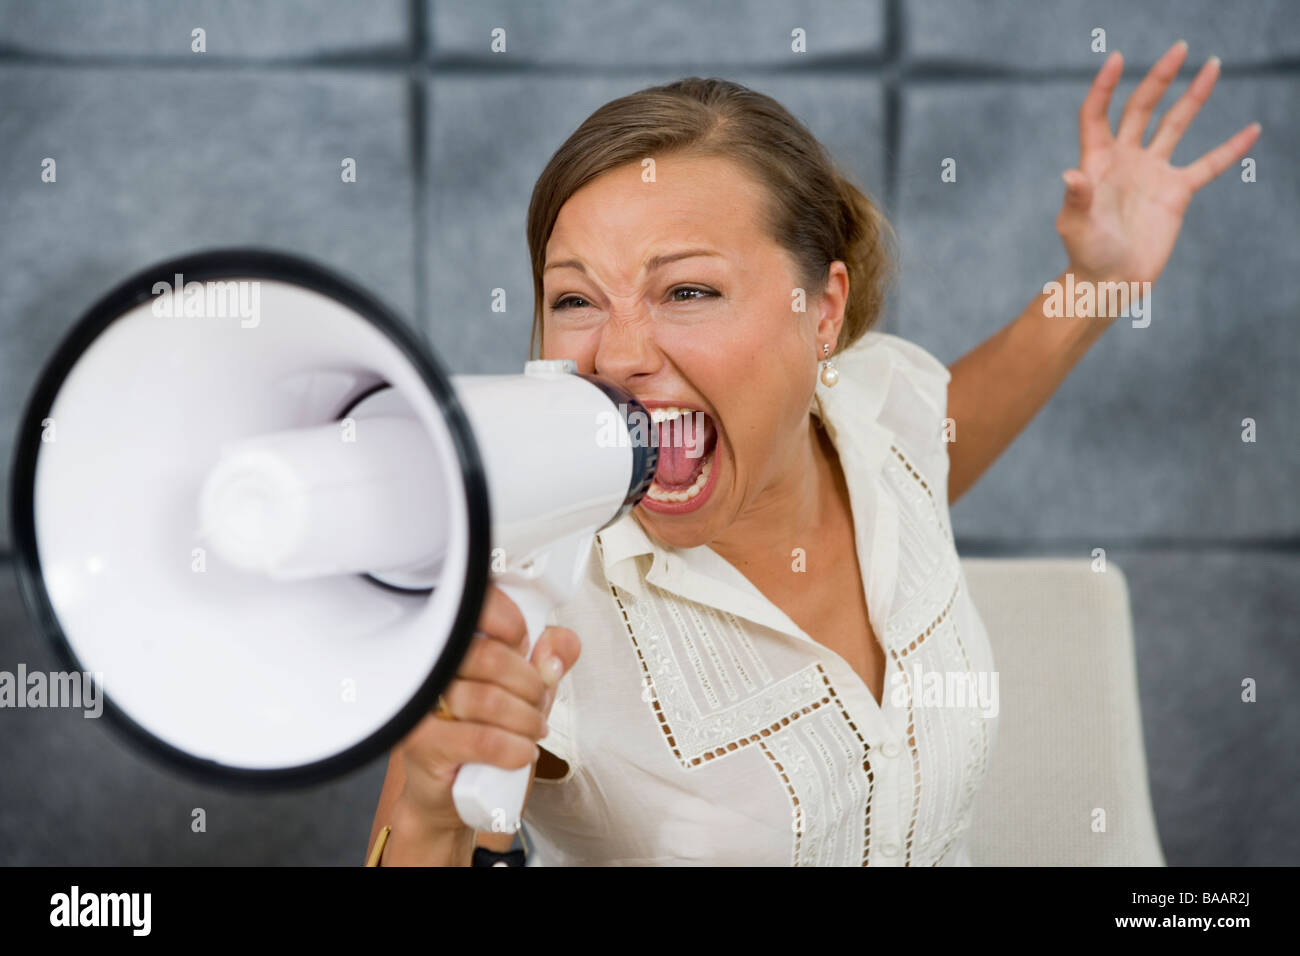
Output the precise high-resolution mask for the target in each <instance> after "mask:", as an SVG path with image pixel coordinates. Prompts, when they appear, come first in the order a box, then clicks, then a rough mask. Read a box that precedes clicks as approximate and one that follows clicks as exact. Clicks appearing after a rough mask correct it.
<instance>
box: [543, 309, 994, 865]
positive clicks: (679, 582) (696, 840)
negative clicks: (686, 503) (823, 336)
mask: <svg viewBox="0 0 1300 956" xmlns="http://www.w3.org/2000/svg"><path fill="white" fill-rule="evenodd" d="M836 366H837V368H838V369H839V371H840V379H839V382H838V383H837V384H836V385H835V386H834V387H831V388H828V387H826V386H825V385H822V384H821V383H820V381H819V383H818V385H817V390H816V398H815V401H814V403H813V405H814V407H813V411H814V414H816V415H818V416H819V417H820V418H821V420H822V422H823V424H824V425H825V427H826V430H827V433H828V435H829V436H830V438H831V440H832V442H833V443H834V445H835V448H836V450H837V452H838V454H839V456H840V460H841V464H842V468H843V471H844V475H845V478H846V480H847V482H848V486H849V496H850V502H851V506H852V510H853V518H854V525H855V530H856V542H857V551H858V560H859V562H860V564H861V567H862V569H863V575H864V579H863V584H864V588H865V594H866V599H867V608H868V612H869V614H870V619H871V625H872V629H873V630H874V631H875V633H876V634H877V635H878V639H879V640H880V641H881V644H882V647H883V649H884V651H885V657H886V675H885V682H884V690H883V700H882V703H880V704H877V703H876V700H875V698H874V697H873V696H872V694H871V692H870V690H869V689H868V688H867V686H866V684H865V683H864V682H863V680H862V679H861V678H860V677H859V676H858V675H857V673H856V672H855V671H854V670H853V669H852V668H851V667H850V666H849V665H848V664H847V663H846V662H845V660H844V658H842V657H840V655H839V654H837V653H836V652H835V651H833V650H830V649H829V648H827V647H824V646H822V645H821V644H818V643H817V642H815V641H814V640H812V638H810V637H809V636H808V635H807V634H806V633H804V632H803V631H802V630H800V628H799V627H798V626H796V625H795V624H794V622H793V621H791V620H790V618H789V617H788V616H787V615H786V614H785V613H784V612H782V611H781V610H780V609H779V608H777V607H776V605H774V604H773V603H772V602H771V601H770V600H768V599H767V598H766V597H764V595H763V594H762V593H761V592H760V591H759V590H758V589H757V588H756V587H755V586H754V585H753V584H751V583H750V582H749V580H748V579H747V578H745V576H744V575H743V574H741V573H740V572H739V571H738V570H736V568H735V567H734V566H732V565H731V564H730V563H728V562H727V561H726V560H724V559H723V558H722V557H720V556H719V555H718V554H716V553H714V552H713V551H712V550H711V549H710V548H709V547H707V546H700V547H695V548H685V549H682V548H668V547H663V546H660V545H658V544H656V543H655V542H653V541H652V540H651V539H650V538H649V536H648V535H646V533H645V532H644V531H643V530H642V528H641V526H640V524H639V523H638V522H637V521H636V520H635V518H634V516H633V515H632V514H628V515H626V516H624V517H623V518H621V519H620V520H619V521H617V522H615V523H614V524H613V525H611V526H610V527H608V528H606V529H605V530H604V531H602V532H601V533H600V534H599V535H598V536H597V538H596V545H595V548H594V549H593V552H594V553H593V555H592V560H591V561H590V562H589V565H588V568H587V573H586V576H585V578H584V580H583V583H582V586H581V591H580V593H579V594H578V595H577V597H575V598H574V599H573V600H572V601H570V602H569V603H568V604H566V605H564V606H563V607H561V608H559V609H557V610H556V611H555V612H553V613H552V615H551V617H550V619H549V620H550V623H552V624H561V625H563V626H565V627H568V628H571V629H572V630H574V631H575V632H576V633H577V634H578V637H579V638H580V639H581V640H582V654H581V657H580V658H579V660H578V663H577V665H576V666H575V667H574V668H573V670H572V671H571V672H570V673H569V674H568V675H566V676H565V677H564V679H563V680H562V681H561V683H560V687H559V690H558V691H557V694H556V700H555V703H554V705H553V707H552V711H551V716H550V719H549V723H550V733H549V735H548V736H547V737H546V738H545V739H544V740H542V742H541V745H542V746H543V747H544V748H545V749H546V750H548V751H550V752H551V753H554V754H555V755H556V756H558V757H561V758H562V759H563V760H565V761H567V763H568V765H569V770H568V772H567V773H566V775H565V776H564V777H563V778H562V779H560V780H558V781H551V780H542V779H540V778H538V779H537V780H536V781H535V782H534V784H533V788H532V793H531V795H530V797H529V800H528V804H527V807H526V808H525V812H524V821H523V822H524V828H525V839H526V840H527V846H528V847H529V850H530V852H529V861H528V862H529V865H530V866H532V865H537V866H642V865H650V866H654V865H718V866H866V865H871V866H932V865H970V859H969V856H968V854H967V849H966V843H965V839H964V837H965V833H966V830H967V828H968V826H969V825H970V820H971V803H972V799H973V797H974V795H975V792H976V790H977V789H978V787H979V785H980V783H981V781H982V780H983V778H984V776H985V772H986V769H987V767H988V762H989V757H990V754H991V752H992V748H993V746H994V741H995V735H996V727H997V716H996V715H997V706H996V702H997V697H996V690H997V683H996V674H995V673H994V672H993V659H992V653H991V650H990V647H989V642H988V636H987V634H986V632H985V630H984V625H983V623H982V622H981V620H980V618H979V615H978V614H977V612H976V610H975V607H974V605H973V604H972V603H971V599H970V596H969V594H968V593H967V587H966V581H965V579H964V577H963V575H962V572H961V566H960V564H959V562H958V559H957V552H956V549H955V547H954V544H953V537H952V529H951V526H950V524H949V520H948V501H947V485H948V452H947V445H946V443H945V440H944V434H943V421H944V416H945V412H946V408H947V386H948V381H949V379H950V375H949V373H948V370H947V369H946V368H945V367H944V366H943V364H942V363H941V362H939V361H938V360H937V359H936V358H935V357H934V356H932V355H930V354H929V353H928V352H926V351H925V350H924V349H922V348H921V347H919V346H917V345H915V344H913V343H910V342H907V341H905V340H904V339H901V338H898V337H897V336H894V335H889V334H886V333H883V332H868V333H867V335H866V336H865V337H864V338H862V339H860V340H859V341H858V342H857V343H855V344H854V345H853V346H852V347H851V348H849V349H846V350H845V351H844V352H842V353H841V354H840V355H839V356H838V357H837V358H836ZM793 561H794V558H793V557H792V562H793ZM793 566H794V565H793V564H792V567H793Z"/></svg>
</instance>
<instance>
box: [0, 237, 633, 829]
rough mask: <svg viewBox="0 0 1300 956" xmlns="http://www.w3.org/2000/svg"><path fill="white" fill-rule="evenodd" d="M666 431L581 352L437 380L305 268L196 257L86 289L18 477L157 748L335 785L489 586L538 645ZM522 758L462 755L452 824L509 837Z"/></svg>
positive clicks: (85, 639) (86, 665) (98, 663)
mask: <svg viewBox="0 0 1300 956" xmlns="http://www.w3.org/2000/svg"><path fill="white" fill-rule="evenodd" d="M649 423H650V418H649V415H648V413H647V411H646V409H645V408H644V406H642V405H641V404H640V403H639V402H638V401H637V400H636V399H635V398H633V397H632V395H631V394H630V393H628V392H626V391H624V390H623V389H621V388H619V387H617V386H616V385H614V384H612V383H610V382H607V381H604V380H601V379H599V378H597V377H595V376H591V375H584V374H578V373H577V372H576V370H575V368H574V365H573V363H572V362H567V361H547V362H529V363H527V365H526V366H525V371H524V373H523V374H521V375H457V376H448V375H446V374H445V373H444V372H443V371H442V368H441V366H440V364H439V362H438V361H437V360H436V358H435V357H434V355H433V354H431V352H430V350H429V349H428V348H426V347H425V346H424V345H423V344H422V343H421V342H420V341H419V340H418V339H417V338H416V337H415V336H414V335H413V334H412V333H411V332H410V331H409V330H408V329H407V328H406V327H405V326H404V325H403V324H402V323H401V322H400V321H399V320H398V319H397V318H396V317H395V316H394V315H393V313H392V312H390V311H389V310H388V309H387V308H385V307H384V306H383V305H382V304H381V303H380V302H378V301H377V300H376V299H374V298H373V297H371V296H370V295H369V294H367V293H366V292H364V291H363V290H361V289H360V288H358V287H357V286H355V285H353V284H352V283H350V282H349V281H347V280H345V279H343V278H342V277H340V276H338V275H336V274H334V273H332V272H330V271H328V270H326V269H323V268H321V267H320V266H318V265H315V264H313V263H310V262H307V261H305V260H303V259H299V258H295V257H290V256H286V255H282V254H278V253H273V252H266V251H258V250H230V251H218V252H210V253H202V254H198V255H192V256H187V257H184V258H181V259H178V260H175V261H172V262H167V263H163V264H161V265H158V266H155V267H153V268H150V269H146V270H145V271H143V272H141V273H139V274H137V275H136V276H134V277H132V278H131V279H128V280H127V281H126V282H124V283H122V284H121V285H119V286H118V287H117V288H116V289H114V290H113V291H112V292H110V293H109V294H108V295H106V296H105V297H104V298H103V299H101V300H100V301H99V302H98V303H96V304H95V305H94V306H93V307H92V308H91V309H90V310H89V312H88V313H87V314H86V315H85V316H83V317H82V318H81V319H80V320H79V321H78V322H77V323H76V325H75V326H74V327H73V328H72V330H71V332H70V333H69V334H68V335H67V337H66V338H65V339H64V341H63V342H62V344H61V345H60V347H59V348H58V349H57V351H56V352H55V353H54V355H53V357H52V358H51V359H50V361H49V363H48V365H47V366H46V368H45V370H44V372H43V373H42V374H41V376H40V378H39V379H38V382H37V385H36V387H35V389H34V391H33V393H32V395H31V397H30V398H29V401H28V405H27V409H26V411H25V414H24V416H23V418H22V420H21V424H20V432H19V434H18V435H17V436H16V441H15V453H14V460H13V469H12V476H11V485H10V488H11V501H10V504H11V518H12V528H13V535H14V543H15V548H16V553H17V559H18V560H17V565H18V571H19V582H20V588H21V591H22V594H23V598H24V601H25V603H26V605H27V607H28V609H29V612H30V614H31V615H32V617H33V619H34V621H35V622H36V623H37V626H38V629H39V631H40V632H41V633H42V634H44V635H45V637H46V638H48V640H50V641H51V642H52V644H53V646H54V648H55V649H56V652H57V653H58V654H59V655H60V657H61V658H62V660H63V662H64V663H65V664H66V665H67V667H68V668H69V669H70V670H72V671H78V672H84V673H88V674H93V675H95V679H97V680H98V681H99V682H100V683H101V685H102V688H101V689H102V691H103V694H104V700H105V707H104V713H105V715H106V716H107V717H108V718H109V720H110V722H111V723H112V724H113V725H114V726H115V727H117V728H118V729H119V730H121V731H122V732H123V733H125V735H126V736H127V737H128V738H129V739H131V740H133V741H135V742H136V743H138V744H141V745H143V747H144V748H145V749H146V751H147V752H149V753H150V754H152V755H153V756H155V757H156V758H159V759H161V760H163V761H164V762H166V763H168V764H170V765H173V766H175V767H178V768H180V769H181V770H183V771H185V772H187V773H189V774H191V775H194V776H198V777H200V778H202V779H205V780H210V781H215V782H221V783H227V784H233V785H237V786H251V787H283V786H292V785H296V784H307V783H314V782H319V781H321V780H325V779H329V778H332V777H335V776H337V775H339V774H342V773H345V772H347V771H349V770H352V769H354V768H356V767H358V766H360V765H361V764H363V763H366V762H368V761H369V760H371V759H373V758H375V757H376V756H379V755H380V754H381V753H383V752H384V751H386V750H387V749H389V748H391V747H392V746H393V745H394V744H395V743H397V742H398V741H399V740H400V739H401V738H402V737H404V736H405V735H406V733H407V732H409V731H410V730H411V728H412V727H414V726H415V724H416V723H417V722H418V721H419V720H420V719H421V718H422V717H423V716H424V715H426V714H427V713H428V711H429V710H430V709H431V708H432V707H433V705H434V703H435V701H436V700H437V696H438V694H439V693H441V692H442V690H443V689H444V688H445V687H446V686H447V684H448V683H449V682H450V680H451V679H452V677H453V676H454V675H455V673H456V671H457V669H458V668H459V665H460V661H461V659H462V657H463V656H464V654H465V652H466V650H467V649H468V647H469V644H470V641H471V640H472V638H473V636H474V633H475V628H476V624H477V621H478V617H479V612H480V610H481V606H482V603H483V599H484V597H485V594H486V590H487V586H488V583H489V581H490V580H491V581H494V583H496V584H497V585H498V586H499V587H501V588H502V590H503V591H504V592H505V593H506V594H507V595H508V596H509V597H510V598H511V599H512V600H513V601H514V602H515V603H516V604H517V605H518V606H519V608H520V610H521V611H522V612H523V615H524V618H525V620H526V622H527V626H528V649H529V652H530V653H531V648H532V645H533V643H534V642H535V641H536V639H537V638H538V637H539V636H540V634H541V631H542V629H543V628H544V626H545V623H546V617H547V615H548V613H549V611H550V610H551V609H553V608H554V607H556V606H558V605H559V604H562V603H563V602H564V601H565V600H567V599H568V598H569V597H571V596H572V594H573V593H574V591H575V589H576V587H577V583H578V581H579V580H580V578H581V575H582V573H583V571H584V569H585V567H586V562H587V560H588V559H589V557H590V553H591V547H592V542H593V538H594V535H595V533H596V532H597V531H599V530H600V529H601V528H602V527H604V526H606V525H608V524H609V523H611V522H613V521H614V520H617V519H618V518H619V517H621V516H623V515H625V514H626V513H627V512H628V511H629V510H630V509H632V508H633V507H635V505H636V503H637V502H638V501H639V500H640V499H641V497H642V496H643V495H644V493H645V491H646V489H647V488H648V487H649V484H650V481H651V479H652V478H653V476H654V470H655V467H656V461H657V449H656V447H655V445H654V443H653V442H652V441H649V440H647V435H648V434H649V432H650V431H652V429H650V428H649ZM528 769H529V768H527V767H524V768H522V769H519V770H514V771H506V770H502V769H500V768H496V767H492V766H488V765H465V766H462V767H461V768H460V770H459V772H458V774H457V778H456V781H455V784H454V788H453V795H454V797H455V802H456V809H457V811H458V813H459V815H460V816H461V818H462V820H464V822H465V823H466V824H467V825H469V826H471V827H474V828H475V829H480V830H505V831H510V830H513V829H515V828H516V827H517V825H518V820H519V814H520V812H521V808H522V806H523V801H524V796H525V792H526V788H527V782H528Z"/></svg>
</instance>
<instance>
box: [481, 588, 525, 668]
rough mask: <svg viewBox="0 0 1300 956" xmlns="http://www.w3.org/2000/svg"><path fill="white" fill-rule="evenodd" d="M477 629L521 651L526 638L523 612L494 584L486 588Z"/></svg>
mask: <svg viewBox="0 0 1300 956" xmlns="http://www.w3.org/2000/svg"><path fill="white" fill-rule="evenodd" d="M478 629H479V631H481V632H482V633H484V634H486V635H488V636H489V637H492V638H494V639H496V640H498V641H502V642H503V643H505V644H506V645H507V646H509V647H513V648H515V649H516V650H518V651H520V652H522V650H523V646H524V642H525V641H526V640H527V639H528V624H527V622H526V621H525V620H524V612H523V611H521V610H519V607H518V605H516V604H515V602H514V601H512V600H510V598H509V597H507V596H506V592H505V591H502V590H501V589H500V588H499V587H497V586H496V585H495V584H493V585H490V586H489V587H488V589H487V596H486V597H485V598H484V599H483V608H482V610H481V611H479V617H478Z"/></svg>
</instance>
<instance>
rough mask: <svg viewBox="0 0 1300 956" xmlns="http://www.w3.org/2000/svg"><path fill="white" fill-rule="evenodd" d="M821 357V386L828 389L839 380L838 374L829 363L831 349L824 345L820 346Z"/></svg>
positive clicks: (830, 362) (832, 363)
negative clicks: (823, 358) (822, 357)
mask: <svg viewBox="0 0 1300 956" xmlns="http://www.w3.org/2000/svg"><path fill="white" fill-rule="evenodd" d="M822 355H823V356H825V361H823V362H822V384H823V385H825V386H826V387H827V388H830V387H831V386H832V385H834V384H835V383H836V382H838V381H839V380H840V373H839V369H837V368H836V367H835V363H834V362H832V361H831V347H830V346H829V345H826V344H825V343H823V344H822Z"/></svg>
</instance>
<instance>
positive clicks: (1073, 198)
mask: <svg viewBox="0 0 1300 956" xmlns="http://www.w3.org/2000/svg"><path fill="white" fill-rule="evenodd" d="M1061 178H1062V179H1064V180H1065V208H1066V209H1067V210H1069V211H1071V212H1087V211H1088V207H1089V206H1090V205H1092V181H1091V180H1090V179H1088V177H1087V176H1085V175H1084V174H1083V172H1082V171H1080V170H1078V169H1067V170H1066V171H1065V172H1064V173H1062V174H1061Z"/></svg>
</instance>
